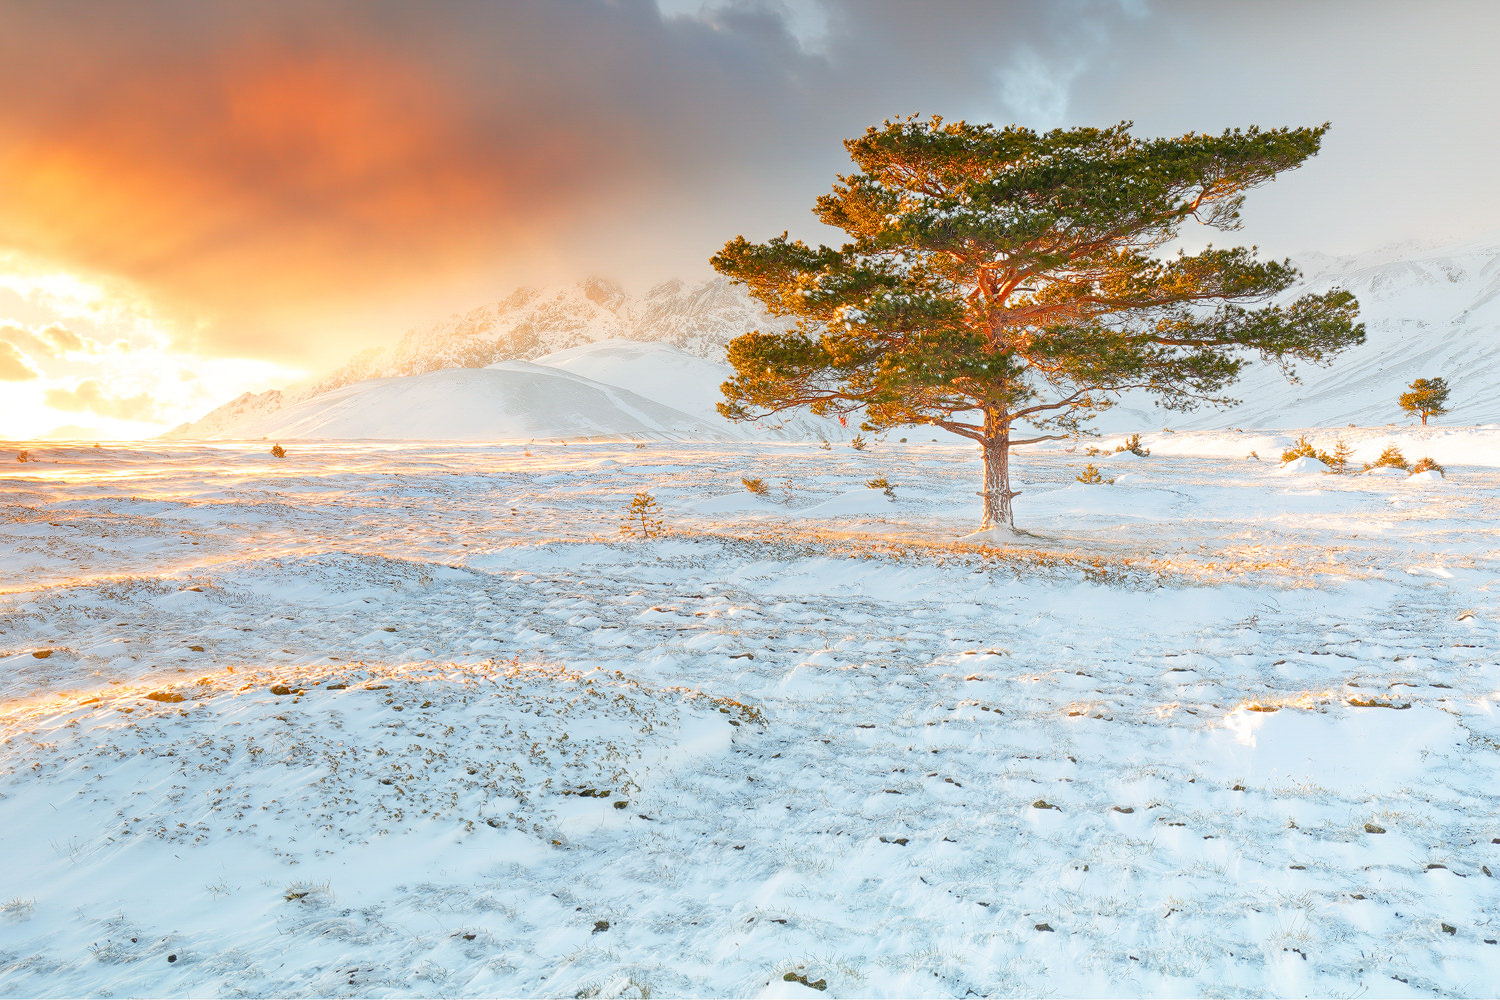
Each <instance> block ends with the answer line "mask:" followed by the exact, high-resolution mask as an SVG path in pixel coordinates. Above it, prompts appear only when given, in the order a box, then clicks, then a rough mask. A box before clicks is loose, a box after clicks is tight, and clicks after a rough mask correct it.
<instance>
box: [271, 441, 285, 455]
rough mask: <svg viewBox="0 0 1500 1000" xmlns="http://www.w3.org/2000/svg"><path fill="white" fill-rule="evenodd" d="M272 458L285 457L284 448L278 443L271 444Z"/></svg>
mask: <svg viewBox="0 0 1500 1000" xmlns="http://www.w3.org/2000/svg"><path fill="white" fill-rule="evenodd" d="M271 457H272V458H286V449H285V448H283V447H282V446H281V445H279V444H273V445H271Z"/></svg>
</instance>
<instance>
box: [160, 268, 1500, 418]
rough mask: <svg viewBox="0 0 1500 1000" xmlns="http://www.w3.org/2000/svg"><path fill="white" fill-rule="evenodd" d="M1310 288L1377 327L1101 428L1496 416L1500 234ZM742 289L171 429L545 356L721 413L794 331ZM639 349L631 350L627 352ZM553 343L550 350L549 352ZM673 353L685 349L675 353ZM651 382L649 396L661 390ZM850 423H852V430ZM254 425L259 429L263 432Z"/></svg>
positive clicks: (489, 319)
mask: <svg viewBox="0 0 1500 1000" xmlns="http://www.w3.org/2000/svg"><path fill="white" fill-rule="evenodd" d="M1298 263H1299V264H1301V266H1302V267H1303V268H1304V270H1305V272H1306V274H1307V277H1306V280H1305V282H1304V285H1303V287H1305V288H1309V289H1314V290H1322V289H1327V288H1330V287H1334V286H1339V287H1343V288H1347V289H1349V290H1350V291H1352V292H1354V294H1355V295H1356V296H1358V298H1359V300H1360V305H1361V310H1362V319H1363V321H1364V323H1365V326H1366V329H1367V341H1366V343H1365V344H1364V346H1362V347H1360V348H1357V349H1355V350H1352V351H1349V352H1346V353H1345V354H1344V355H1342V356H1340V357H1339V358H1337V359H1336V360H1335V362H1334V364H1333V366H1332V367H1331V368H1318V367H1314V366H1307V365H1304V366H1302V367H1301V368H1300V370H1299V375H1300V377H1301V382H1300V383H1289V382H1288V381H1287V379H1286V378H1285V377H1284V376H1283V375H1282V373H1281V372H1280V370H1279V369H1277V368H1276V367H1275V366H1273V365H1268V364H1265V363H1263V362H1256V363H1254V364H1252V365H1251V366H1250V367H1249V369H1248V370H1247V371H1246V374H1245V376H1244V377H1243V378H1242V379H1241V381H1240V382H1239V384H1238V385H1236V386H1235V387H1234V388H1233V389H1232V390H1231V393H1232V394H1233V395H1234V396H1235V397H1236V398H1238V399H1240V400H1242V402H1241V403H1240V404H1239V405H1238V406H1234V407H1231V408H1229V409H1225V410H1216V409H1202V410H1199V411H1196V412H1193V413H1188V414H1182V413H1175V412H1168V411H1163V410H1161V409H1159V408H1156V407H1155V406H1154V405H1153V404H1152V402H1151V400H1150V399H1149V398H1147V397H1145V396H1142V395H1138V394H1132V395H1128V396H1127V397H1126V398H1124V399H1123V400H1122V401H1121V403H1120V405H1119V406H1117V407H1115V408H1114V409H1112V410H1110V411H1108V412H1106V413H1105V414H1103V416H1102V417H1101V419H1100V420H1099V421H1098V426H1099V427H1100V429H1101V430H1104V431H1112V430H1121V429H1124V430H1129V429H1148V428H1160V427H1174V428H1178V429H1215V428H1222V427H1258V428H1273V427H1309V426H1319V425H1321V426H1329V425H1343V424H1348V423H1355V424H1360V425H1372V424H1373V425H1383V424H1386V423H1403V422H1406V421H1407V419H1408V418H1407V417H1405V415H1404V414H1402V413H1401V411H1400V410H1399V408H1397V406H1396V396H1397V395H1398V394H1399V393H1400V391H1401V389H1402V387H1403V386H1405V385H1406V384H1407V383H1409V382H1410V381H1411V380H1412V379H1414V378H1418V377H1433V376H1443V377H1445V378H1447V380H1448V383H1449V385H1450V386H1452V397H1451V401H1450V405H1451V406H1452V412H1451V413H1450V414H1449V415H1447V416H1445V417H1443V418H1441V421H1442V422H1443V423H1445V424H1482V423H1494V422H1500V240H1494V241H1482V242H1478V243H1472V244H1466V245H1461V246H1455V247H1447V248H1441V249H1427V250H1416V249H1409V248H1408V249H1405V250H1401V251H1383V252H1379V253H1373V254H1367V255H1362V256H1358V257H1338V258H1334V257H1319V256H1316V255H1311V256H1304V257H1303V258H1301V259H1300V260H1299V261H1298ZM782 328H784V325H783V324H782V323H780V322H779V321H777V320H774V319H772V318H771V317H769V316H768V315H767V314H766V313H765V312H764V311H763V310H762V309H761V307H760V305H759V303H757V302H756V301H755V300H754V299H752V298H751V297H750V295H749V294H748V293H747V292H746V291H745V290H744V289H743V288H741V287H737V286H735V285H733V284H731V283H730V282H729V281H727V280H726V279H723V278H715V279H712V280H710V281H705V282H702V283H700V284H696V285H687V284H685V283H683V282H681V281H669V282H665V283H663V284H660V285H657V286H656V287H655V288H652V289H651V290H650V291H648V292H647V293H646V294H645V295H642V296H638V297H632V296H630V295H628V294H626V292H625V291H624V290H623V289H622V288H621V287H620V286H619V285H617V284H615V283H614V282H611V281H607V280H604V279H599V278H594V279H590V280H587V281H583V282H579V283H578V284H576V285H570V286H566V287H561V288H552V289H532V288H523V289H519V290H517V291H516V292H514V293H512V294H511V295H509V296H508V297H506V298H505V299H503V300H502V301H499V302H495V303H491V304H489V305H485V306H480V307H479V308H477V309H473V310H470V311H469V312H467V313H464V314H462V315H454V316H450V317H448V318H447V319H445V320H442V321H441V322H438V323H434V324H432V325H430V326H427V327H423V328H421V329H419V330H413V331H411V332H410V333H408V334H406V336H404V337H403V338H402V339H401V341H400V342H399V343H398V344H396V345H395V346H394V347H391V348H376V349H372V350H368V351H365V352H363V353H362V354H359V355H357V356H356V357H354V358H353V359H351V360H350V361H349V362H348V363H347V364H345V365H343V366H341V367H340V368H338V369H337V370H335V371H333V372H330V373H329V374H327V375H325V376H322V377H320V378H317V379H314V380H311V381H308V382H305V383H302V384H300V385H296V386H292V387H290V388H288V389H285V390H280V391H277V390H272V391H270V392H265V393H261V394H259V395H251V394H248V393H247V394H245V395H243V396H240V397H239V398H237V399H235V400H232V401H230V402H229V403H226V404H224V405H223V406H221V407H219V408H218V409H216V410H214V411H213V412H211V413H209V414H207V415H206V416H204V417H202V418H201V419H199V420H197V421H194V422H193V423H190V424H184V425H182V426H181V427H178V428H176V429H175V430H174V431H172V432H171V433H170V434H169V435H167V436H169V437H179V438H202V437H210V438H212V437H218V438H224V437H240V436H247V435H246V430H245V429H246V428H247V427H249V426H251V425H252V424H254V425H255V426H264V422H263V420H262V418H265V417H267V416H269V415H271V414H274V413H277V412H279V411H280V410H282V409H284V408H286V407H290V406H294V405H297V404H299V403H302V402H304V401H307V400H309V399H312V398H313V397H315V396H318V395H320V394H323V393H327V392H331V391H333V390H336V389H341V388H343V387H345V386H349V385H354V384H356V383H359V382H363V381H365V380H368V379H375V378H396V377H403V376H412V375H420V374H424V373H427V372H432V371H439V370H443V369H451V368H483V367H485V366H487V365H492V364H495V363H496V362H500V361H536V360H540V359H543V358H548V360H549V363H553V364H555V365H557V366H559V367H561V368H564V369H567V370H576V371H577V372H578V373H579V374H582V375H584V376H585V377H588V378H591V379H595V380H596V381H600V382H602V383H604V384H608V385H614V386H617V387H621V388H625V389H627V390H631V391H635V390H636V383H640V382H641V380H647V381H650V380H653V379H654V380H655V383H654V384H655V385H656V388H655V389H654V390H653V392H655V393H656V395H657V396H658V397H660V400H659V401H663V402H664V403H665V405H670V406H673V407H674V408H682V407H683V406H688V404H689V403H691V406H690V407H689V408H692V409H694V411H695V412H697V413H698V414H699V415H700V416H702V417H705V418H708V419H714V420H716V419H717V418H716V417H714V415H713V407H712V404H713V403H715V402H717V400H718V385H719V383H720V382H722V381H723V380H724V378H725V377H727V375H728V371H727V369H726V368H724V367H723V364H722V362H723V357H724V345H725V344H727V343H728V342H729V341H730V340H732V339H734V338H735V337H737V336H739V335H740V334H742V333H744V332H746V331H748V330H755V329H762V330H765V329H782ZM605 342H612V343H613V342H635V343H640V344H660V345H666V346H670V347H672V348H675V349H676V350H677V352H678V354H680V355H681V356H682V357H686V358H691V359H697V360H698V361H699V362H702V364H701V365H699V366H698V367H696V368H693V369H692V370H691V371H689V370H688V369H689V368H691V367H692V366H690V365H687V364H686V362H684V363H683V365H682V366H680V367H682V370H681V371H678V372H676V374H674V375H672V376H671V378H669V379H667V382H666V383H665V388H663V383H662V379H663V378H664V377H665V376H664V375H663V372H664V371H666V370H668V369H670V368H671V365H668V369H657V368H654V367H653V365H656V364H658V363H660V362H662V358H659V357H653V356H651V355H650V353H649V352H647V353H645V354H636V355H632V356H631V357H630V358H626V357H625V355H623V354H620V353H619V352H618V351H615V352H614V353H613V354H612V353H611V352H610V351H603V352H594V351H585V352H584V353H582V354H580V355H577V356H576V357H570V356H569V355H568V354H567V352H569V351H573V350H577V349H579V348H583V347H586V346H588V345H598V344H602V343H605ZM626 353H627V354H628V353H629V352H626ZM549 356H550V357H549ZM673 363H674V364H675V363H676V362H673ZM647 395H650V394H649V393H648V394H647ZM829 427H830V425H829V423H828V422H827V421H820V420H817V419H815V418H812V417H797V418H794V419H793V420H792V421H791V422H790V424H789V425H787V426H785V427H782V428H781V429H780V430H779V431H773V430H771V429H769V428H770V425H767V427H764V428H753V427H752V428H740V429H739V433H738V434H733V435H732V436H745V434H747V433H749V434H756V433H760V434H763V435H768V436H778V437H787V436H798V435H806V434H811V435H813V436H825V434H826V436H829V437H838V436H840V433H841V431H833V432H831V433H830V432H828V428H829ZM851 433H852V432H851ZM253 436H257V437H258V436H260V435H259V434H255V435H253Z"/></svg>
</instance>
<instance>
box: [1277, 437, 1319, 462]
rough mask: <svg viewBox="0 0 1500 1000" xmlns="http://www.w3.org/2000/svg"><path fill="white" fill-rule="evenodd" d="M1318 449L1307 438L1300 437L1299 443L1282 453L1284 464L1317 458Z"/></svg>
mask: <svg viewBox="0 0 1500 1000" xmlns="http://www.w3.org/2000/svg"><path fill="white" fill-rule="evenodd" d="M1317 457H1318V449H1316V448H1314V447H1313V446H1312V443H1311V442H1310V441H1308V440H1307V438H1306V437H1299V438H1298V439H1297V443H1296V444H1294V445H1292V446H1291V447H1290V448H1287V449H1286V450H1285V451H1283V452H1282V453H1281V460H1282V461H1283V462H1295V461H1297V459H1299V458H1317Z"/></svg>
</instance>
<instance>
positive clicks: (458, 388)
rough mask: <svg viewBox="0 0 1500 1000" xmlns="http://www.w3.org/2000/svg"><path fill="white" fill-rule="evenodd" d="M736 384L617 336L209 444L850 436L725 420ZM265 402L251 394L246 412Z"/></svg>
mask: <svg viewBox="0 0 1500 1000" xmlns="http://www.w3.org/2000/svg"><path fill="white" fill-rule="evenodd" d="M729 375H730V369H729V366H728V365H726V364H724V363H723V362H716V361H709V360H707V359H705V358H700V357H697V356H695V355H692V354H689V353H687V352H686V351H684V350H682V349H681V348H677V347H673V346H672V345H670V344H661V343H656V344H653V343H640V342H638V341H631V340H621V339H615V340H607V341H604V342H602V343H599V344H585V345H583V346H581V347H575V348H570V349H568V350H566V351H561V352H558V353H556V354H550V355H546V356H544V357H542V358H539V359H538V360H537V361H535V362H530V361H498V362H496V363H494V364H492V365H488V366H486V367H484V368H445V369H441V370H439V371H433V372H423V373H421V374H419V375H400V376H393V377H389V378H373V379H365V380H363V381H360V382H355V383H353V384H352V385H346V386H340V387H339V388H337V389H332V390H330V391H328V392H323V393H319V394H317V395H316V396H312V397H310V398H308V399H304V400H301V401H299V402H295V403H292V404H291V405H289V406H285V407H280V408H277V409H273V410H270V411H262V412H259V413H248V415H247V416H245V417H244V418H243V419H240V420H238V421H230V420H229V419H228V418H227V416H226V417H224V418H220V419H219V423H220V424H221V425H222V428H221V429H220V430H219V431H217V432H216V433H215V434H213V435H205V436H215V437H227V438H258V437H264V438H277V439H280V440H295V439H298V438H324V439H339V440H403V439H407V440H446V441H489V442H503V441H533V440H559V439H565V440H574V441H577V440H619V439H629V440H652V441H736V440H746V439H762V440H764V439H771V440H786V439H794V440H817V439H820V438H825V437H835V438H836V437H838V436H839V435H840V434H841V433H843V432H842V429H841V428H839V427H838V425H837V423H835V422H833V421H829V420H820V419H818V418H816V417H812V416H810V415H797V416H795V417H793V418H792V419H791V420H790V421H788V422H786V423H785V424H752V425H746V424H736V423H732V422H731V421H728V420H725V419H724V418H723V417H721V416H719V414H718V413H717V412H716V410H715V404H716V403H717V402H718V398H717V397H718V387H719V384H720V383H722V382H723V381H724V380H725V379H726V378H728V377H729ZM257 399H259V397H250V404H249V405H253V404H254V401H255V400H257ZM236 402H237V403H238V402H240V401H239V400H236ZM232 405H233V404H231V406H232ZM228 409H229V408H228V407H221V408H220V410H219V411H215V413H220V412H221V411H226V410H228ZM245 409H246V410H248V407H246V408H245ZM212 416H213V415H212V414H210V417H212ZM207 419H208V418H205V421H206V420H207ZM200 423H202V422H200Z"/></svg>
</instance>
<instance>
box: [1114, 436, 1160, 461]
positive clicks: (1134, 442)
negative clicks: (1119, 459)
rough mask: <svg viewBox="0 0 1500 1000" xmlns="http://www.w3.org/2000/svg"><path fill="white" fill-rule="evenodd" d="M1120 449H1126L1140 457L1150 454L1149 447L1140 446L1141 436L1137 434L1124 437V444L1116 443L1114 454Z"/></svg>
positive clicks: (1120, 450)
mask: <svg viewBox="0 0 1500 1000" xmlns="http://www.w3.org/2000/svg"><path fill="white" fill-rule="evenodd" d="M1122 451H1128V452H1130V453H1131V454H1132V455H1139V456H1140V457H1142V458H1145V457H1146V456H1148V455H1150V454H1151V449H1150V448H1142V447H1141V436H1140V435H1139V434H1132V435H1130V437H1128V438H1126V439H1125V443H1124V444H1122V445H1118V446H1117V447H1116V448H1115V454H1117V455H1118V454H1119V453H1120V452H1122Z"/></svg>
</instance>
